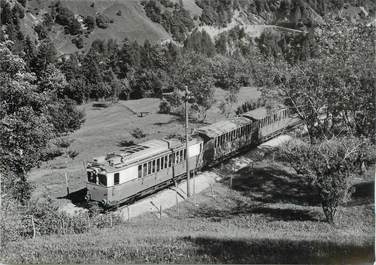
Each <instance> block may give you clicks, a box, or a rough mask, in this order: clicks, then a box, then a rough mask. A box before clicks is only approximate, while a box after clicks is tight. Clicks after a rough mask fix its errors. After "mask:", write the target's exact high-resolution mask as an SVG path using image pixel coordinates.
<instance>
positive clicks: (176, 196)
mask: <svg viewBox="0 0 376 265" xmlns="http://www.w3.org/2000/svg"><path fill="white" fill-rule="evenodd" d="M175 199H176V212H177V214H178V216H179V215H180V214H179V199H178V191H177V189H175Z"/></svg>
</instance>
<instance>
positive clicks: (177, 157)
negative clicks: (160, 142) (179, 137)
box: [175, 152, 179, 164]
mask: <svg viewBox="0 0 376 265" xmlns="http://www.w3.org/2000/svg"><path fill="white" fill-rule="evenodd" d="M178 163H179V152H175V164H178Z"/></svg>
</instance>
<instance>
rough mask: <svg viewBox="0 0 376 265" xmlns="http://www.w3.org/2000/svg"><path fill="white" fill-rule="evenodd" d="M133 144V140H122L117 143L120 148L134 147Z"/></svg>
mask: <svg viewBox="0 0 376 265" xmlns="http://www.w3.org/2000/svg"><path fill="white" fill-rule="evenodd" d="M134 144H135V142H134V141H133V140H128V139H122V140H120V141H119V146H120V147H128V146H132V145H134Z"/></svg>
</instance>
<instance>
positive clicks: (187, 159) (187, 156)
mask: <svg viewBox="0 0 376 265" xmlns="http://www.w3.org/2000/svg"><path fill="white" fill-rule="evenodd" d="M184 105H185V149H186V158H185V162H186V163H185V167H186V172H187V197H190V196H191V192H190V187H189V184H190V183H189V182H190V181H189V179H190V176H189V149H188V87H187V86H185V101H184Z"/></svg>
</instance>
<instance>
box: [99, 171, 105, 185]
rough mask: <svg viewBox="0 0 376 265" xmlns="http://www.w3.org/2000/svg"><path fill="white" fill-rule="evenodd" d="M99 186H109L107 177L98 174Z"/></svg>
mask: <svg viewBox="0 0 376 265" xmlns="http://www.w3.org/2000/svg"><path fill="white" fill-rule="evenodd" d="M98 182H99V185H103V186H107V176H106V175H104V174H98Z"/></svg>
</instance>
